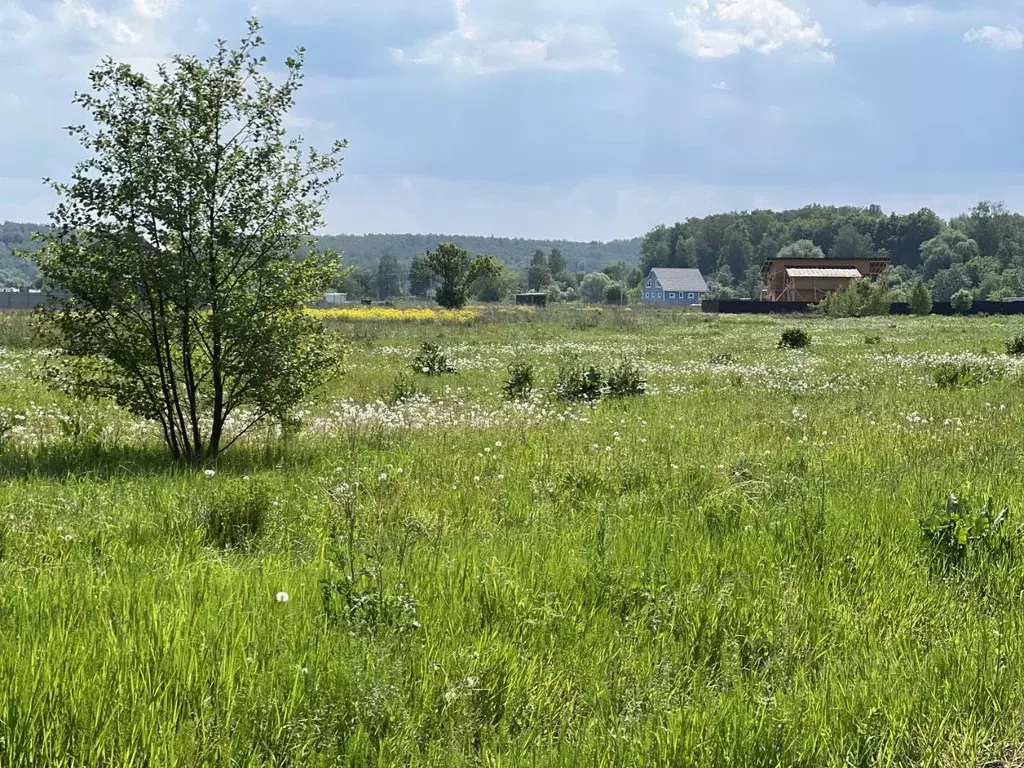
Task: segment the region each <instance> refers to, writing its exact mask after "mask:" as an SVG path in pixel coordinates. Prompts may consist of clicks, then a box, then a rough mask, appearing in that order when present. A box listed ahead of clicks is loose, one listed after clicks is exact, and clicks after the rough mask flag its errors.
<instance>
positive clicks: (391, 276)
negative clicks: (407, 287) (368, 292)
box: [377, 253, 402, 301]
mask: <svg viewBox="0 0 1024 768" xmlns="http://www.w3.org/2000/svg"><path fill="white" fill-rule="evenodd" d="M401 293H402V272H401V270H400V269H399V267H398V259H396V258H395V257H394V256H392V255H391V254H390V253H385V254H384V255H383V256H381V257H380V262H378V264H377V296H378V298H380V299H381V300H385V301H386V300H387V299H390V298H392V297H393V296H400V295H401Z"/></svg>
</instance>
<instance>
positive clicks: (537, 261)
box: [526, 249, 551, 291]
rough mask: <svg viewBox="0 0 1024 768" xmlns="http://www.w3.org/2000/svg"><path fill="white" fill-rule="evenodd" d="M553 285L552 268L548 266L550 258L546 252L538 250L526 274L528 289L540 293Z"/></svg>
mask: <svg viewBox="0 0 1024 768" xmlns="http://www.w3.org/2000/svg"><path fill="white" fill-rule="evenodd" d="M550 284H551V267H549V266H548V257H547V256H546V255H545V254H544V251H541V250H539V249H538V250H537V251H536V252H534V254H533V259H532V260H531V261H530V268H529V269H528V270H527V272H526V287H527V288H529V289H530V290H531V291H539V290H542V289H544V288H547V287H548V285H550Z"/></svg>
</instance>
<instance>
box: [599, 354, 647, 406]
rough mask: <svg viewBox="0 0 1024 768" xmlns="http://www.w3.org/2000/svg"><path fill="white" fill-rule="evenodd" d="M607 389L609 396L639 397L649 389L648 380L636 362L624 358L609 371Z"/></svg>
mask: <svg viewBox="0 0 1024 768" xmlns="http://www.w3.org/2000/svg"><path fill="white" fill-rule="evenodd" d="M605 391H606V393H607V394H608V397H615V398H622V397H639V396H640V395H643V394H644V392H646V391H647V380H646V379H644V377H643V376H641V375H640V369H639V368H637V367H636V365H635V364H633V363H632V362H630V361H629V360H623V361H622V362H620V363H619V364H618V365H616V366H615V367H614V368H612V369H611V370H610V371H609V372H608V378H607V379H606V380H605Z"/></svg>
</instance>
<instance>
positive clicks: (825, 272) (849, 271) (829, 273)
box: [786, 267, 863, 277]
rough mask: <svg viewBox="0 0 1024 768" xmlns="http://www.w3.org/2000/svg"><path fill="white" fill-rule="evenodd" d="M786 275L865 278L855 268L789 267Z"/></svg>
mask: <svg viewBox="0 0 1024 768" xmlns="http://www.w3.org/2000/svg"><path fill="white" fill-rule="evenodd" d="M786 274H787V275H789V276H790V277H863V275H861V273H860V270H859V269H854V268H853V267H831V268H829V267H825V268H811V267H789V268H787V269H786Z"/></svg>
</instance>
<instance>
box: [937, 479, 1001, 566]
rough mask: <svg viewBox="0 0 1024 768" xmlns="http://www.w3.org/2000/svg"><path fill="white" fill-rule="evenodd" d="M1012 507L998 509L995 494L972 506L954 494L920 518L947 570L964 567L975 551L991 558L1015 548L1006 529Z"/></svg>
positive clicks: (941, 564) (939, 561) (938, 558)
mask: <svg viewBox="0 0 1024 768" xmlns="http://www.w3.org/2000/svg"><path fill="white" fill-rule="evenodd" d="M1009 516H1010V510H1009V507H1007V506H1005V505H1004V506H1003V507H1002V508H1001V509H999V511H998V512H997V511H996V507H995V503H994V502H993V501H992V499H991V498H989V499H988V501H986V502H985V504H984V506H982V507H981V508H980V509H976V510H972V509H971V507H970V504H968V502H967V501H966V500H961V499H959V498H957V496H956V494H952V493H951V494H950V495H949V498H948V499H946V503H945V504H944V505H943V506H942V507H940V508H939V509H937V510H935V511H933V512H932V513H931V514H930V515H928V516H927V517H925V518H923V519H922V520H921V521H920V527H921V534H922V536H923V537H924V539H925V541H926V542H927V543H928V544H929V545H930V547H931V551H932V554H933V556H934V558H935V559H936V561H937V562H938V563H939V564H940V566H941V567H942V569H943V570H950V569H953V568H960V567H962V566H963V565H964V564H965V562H966V561H967V560H968V558H969V557H970V556H971V554H972V553H979V554H983V555H985V556H987V557H989V558H992V557H998V556H1000V555H1003V554H1006V553H1008V552H1010V551H1011V550H1012V546H1013V542H1012V540H1011V538H1010V537H1009V535H1008V534H1007V533H1006V521H1007V520H1008V519H1009Z"/></svg>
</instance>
